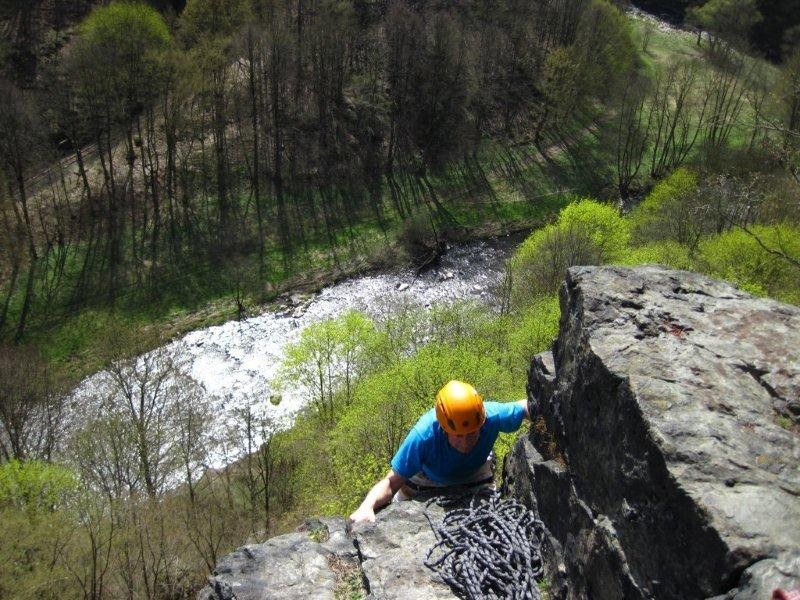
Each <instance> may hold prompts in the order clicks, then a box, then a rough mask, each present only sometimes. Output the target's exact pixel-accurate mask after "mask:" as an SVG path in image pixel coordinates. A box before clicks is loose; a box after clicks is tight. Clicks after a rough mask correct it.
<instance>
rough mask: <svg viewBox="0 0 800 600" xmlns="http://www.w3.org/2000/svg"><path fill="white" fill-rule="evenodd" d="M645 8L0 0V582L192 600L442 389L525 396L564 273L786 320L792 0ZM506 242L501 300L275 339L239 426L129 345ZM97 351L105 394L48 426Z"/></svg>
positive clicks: (793, 178)
mask: <svg viewBox="0 0 800 600" xmlns="http://www.w3.org/2000/svg"><path fill="white" fill-rule="evenodd" d="M637 4H639V5H641V6H643V7H644V8H647V9H652V10H654V11H656V12H657V11H658V10H660V9H661V8H662V7H661V5H663V4H664V3H658V2H641V3H637ZM670 4H673V5H678V4H680V5H681V6H680V10H679V11H678V12H677V13H676V14H674V15H670V17H671V19H673V21H671V23H672V24H670V23H666V22H663V21H659V20H657V19H655V18H654V17H652V16H650V15H648V14H647V13H642V12H639V11H636V10H633V9H632V8H631V7H630V6H628V5H627V3H622V2H612V1H610V0H536V1H521V0H497V1H495V2H487V1H484V0H468V1H462V2H451V1H448V0H436V1H434V0H408V1H403V0H352V1H347V0H227V1H226V0H188V1H186V2H185V3H184V2H153V3H143V2H129V1H112V2H102V3H92V2H88V1H83V2H71V3H68V2H63V1H60V0H47V1H44V0H42V1H40V2H22V1H13V2H9V3H5V4H4V6H3V7H2V8H0V34H2V37H1V38H0V514H2V516H3V519H4V521H5V522H6V524H7V529H8V530H9V531H14V532H15V534H14V535H11V536H3V539H2V541H0V597H8V598H56V597H58V598H73V597H74V598H92V599H99V598H121V597H126V598H149V599H167V598H188V597H194V596H195V595H196V592H197V590H198V589H199V587H200V586H202V585H203V583H204V581H205V579H204V578H205V576H206V575H207V574H208V573H209V572H210V571H211V569H213V567H214V565H215V563H216V561H217V560H218V559H219V558H220V557H221V556H222V555H224V554H225V553H227V552H229V551H231V550H232V549H234V548H235V547H238V546H240V545H242V544H243V543H245V542H246V541H248V540H251V541H252V540H263V539H265V538H266V537H268V536H269V535H272V534H275V533H277V532H282V531H286V530H289V529H291V528H293V527H295V526H296V525H297V524H298V523H299V522H300V521H302V519H303V518H304V517H307V516H311V515H319V514H347V513H348V512H349V511H350V510H352V509H353V508H354V507H355V506H356V505H357V503H358V500H359V499H360V497H362V496H363V494H364V492H365V490H366V489H368V487H369V485H370V484H371V482H373V481H374V480H375V479H376V478H377V477H378V476H380V475H382V474H383V472H385V469H386V468H387V464H388V461H389V459H390V458H391V456H392V454H393V452H394V450H395V448H396V447H397V444H399V442H400V441H401V439H402V436H403V435H404V433H405V431H406V430H407V428H408V427H409V425H410V424H412V423H413V422H414V420H415V419H416V418H417V417H418V416H419V414H420V413H421V412H422V411H424V410H425V409H426V408H428V407H429V405H430V401H431V398H432V397H433V394H434V393H435V391H436V389H438V386H439V385H440V384H441V382H442V381H446V380H449V379H451V378H458V377H462V378H464V379H467V380H469V381H472V382H473V383H474V384H475V385H476V386H477V387H479V389H481V390H486V393H487V394H489V395H491V396H492V397H498V398H513V397H520V396H521V395H522V394H523V393H524V386H525V379H526V376H525V373H526V369H527V367H528V364H529V362H530V358H531V357H532V356H533V355H534V354H535V353H537V352H540V351H542V350H544V349H547V348H548V347H549V346H550V344H551V342H552V340H553V338H554V337H555V335H556V334H557V328H558V320H559V307H558V300H557V289H558V286H559V284H560V282H561V281H562V279H563V273H564V270H565V268H567V267H568V266H571V265H578V264H627V265H633V264H640V263H646V262H658V263H662V264H666V265H669V266H673V267H675V268H682V269H689V270H695V271H699V272H703V273H707V274H710V275H712V276H715V277H719V278H722V279H726V280H728V281H731V282H733V283H735V284H737V285H738V286H740V287H741V288H743V289H745V290H747V291H748V292H750V293H753V294H755V295H758V296H769V297H772V298H776V299H778V300H781V301H784V302H789V303H792V304H800V154H798V149H800V6H798V5H797V3H796V2H773V1H770V0H759V1H756V0H708V1H707V2H687V3H670ZM673 8H675V7H674V6H673ZM514 231H522V232H529V233H530V235H529V236H528V238H527V239H526V240H525V242H524V243H523V244H522V245H521V246H520V247H519V248H518V249H517V250H516V252H515V254H514V256H513V258H512V259H511V260H510V262H509V265H508V274H507V278H506V284H505V285H504V286H503V289H502V290H501V291H500V298H501V304H502V306H501V307H500V308H499V310H497V311H495V310H490V309H488V308H486V307H483V306H478V305H473V304H458V305H455V306H452V307H435V308H433V309H431V310H423V309H420V308H417V307H399V308H397V309H396V310H394V311H391V312H387V313H386V314H384V315H382V316H381V317H380V318H373V317H370V316H368V315H366V314H362V313H358V312H352V313H349V314H348V315H346V316H345V317H342V318H340V319H336V320H332V321H328V322H324V323H321V324H319V325H318V326H315V327H311V328H309V329H308V330H306V331H304V332H303V335H302V338H301V340H300V341H299V342H298V343H297V344H296V345H294V346H293V347H292V348H291V349H290V351H289V353H288V355H287V359H286V361H285V364H284V365H283V369H282V378H283V382H284V385H300V384H304V385H306V387H307V388H308V389H309V402H308V409H307V410H306V411H304V412H303V414H301V416H300V417H299V418H298V420H297V422H296V424H295V426H294V427H293V428H292V429H290V430H287V431H282V432H279V433H272V432H270V431H269V423H266V422H264V420H263V419H261V418H260V417H259V415H258V414H257V413H256V412H249V411H244V412H242V414H240V415H239V421H238V424H237V426H236V427H235V428H234V429H233V430H232V431H231V433H230V435H229V437H227V438H226V439H212V437H213V436H212V435H211V433H210V431H209V429H208V426H207V424H208V420H209V415H208V410H209V408H208V406H205V405H203V403H202V402H200V401H199V400H198V398H199V394H198V393H197V390H196V389H195V387H194V386H196V383H194V382H193V381H191V379H190V378H189V377H188V376H187V375H186V373H185V372H184V371H183V369H182V366H181V365H180V364H179V363H177V362H174V361H170V360H168V359H166V358H165V357H164V356H163V355H160V354H159V352H158V350H156V352H155V353H154V354H149V355H146V356H148V357H149V358H146V359H137V356H141V355H142V352H143V351H145V350H150V349H153V348H159V347H160V346H161V345H162V344H163V343H164V342H165V341H166V340H168V339H172V338H174V337H175V336H177V335H178V334H180V333H182V332H185V331H189V330H191V329H195V328H199V327H203V326H206V325H209V324H213V323H219V322H223V321H226V320H229V319H236V318H239V319H241V318H243V317H245V316H248V315H250V314H254V313H256V312H259V311H261V310H264V307H266V306H268V305H269V303H270V302H272V301H274V300H275V298H276V296H278V295H279V294H280V293H282V292H285V291H289V290H293V289H296V288H301V287H303V286H314V285H317V286H318V285H320V284H321V283H323V282H326V281H333V280H334V279H336V278H340V277H343V276H347V275H351V274H355V273H359V272H364V271H367V270H374V269H382V268H389V267H392V266H397V265H405V266H412V267H422V266H424V264H425V262H426V261H427V260H428V259H429V254H430V252H432V251H435V249H436V248H437V247H439V246H440V245H441V244H442V243H444V242H446V241H461V240H468V239H476V238H479V237H481V236H487V235H492V234H504V233H508V232H514ZM432 249H433V250H432ZM333 366H335V367H336V368H333ZM101 369H104V370H105V371H106V373H107V379H108V381H109V385H110V388H109V389H112V390H113V393H112V394H109V395H108V396H103V397H98V398H97V406H98V407H102V410H97V411H94V410H89V408H87V409H86V411H85V412H86V414H85V419H84V422H80V423H76V422H72V421H69V422H68V421H67V420H66V415H67V414H68V408H69V403H70V395H69V392H70V391H71V390H72V389H73V388H74V387H75V386H76V385H77V384H78V383H79V382H80V381H81V379H82V378H84V377H85V376H87V375H89V374H91V373H94V372H96V371H98V370H101ZM309 382H311V383H310V384H309ZM781 424H782V425H783V426H785V427H786V428H789V429H792V428H794V429H796V428H797V425H796V424H793V423H792V422H790V421H787V422H782V423H781ZM532 426H533V427H540V428H541V427H542V423H538V422H534V423H533V424H532ZM540 434H541V435H544V436H546V435H547V432H546V431H542V432H540ZM510 443H511V438H506V439H504V440H503V442H502V445H503V447H504V448H507V446H508V444H510ZM220 448H224V449H225V452H226V456H229V457H230V460H229V466H228V467H226V468H220V469H210V468H205V465H207V464H208V461H209V456H210V455H211V453H212V452H217V453H218V452H220V451H221V450H220ZM502 454H503V450H501V451H500V455H501V457H502ZM550 458H555V459H558V455H557V450H556V449H555V448H554V450H553V456H552V457H550ZM319 490H325V492H324V493H320V492H319ZM342 597H351V596H345V595H343V596H342Z"/></svg>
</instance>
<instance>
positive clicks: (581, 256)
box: [511, 199, 630, 307]
mask: <svg viewBox="0 0 800 600" xmlns="http://www.w3.org/2000/svg"><path fill="white" fill-rule="evenodd" d="M629 238H630V232H629V225H628V222H627V221H626V220H625V219H623V218H622V217H621V216H620V215H619V212H618V211H617V209H616V208H614V207H613V206H610V205H607V204H602V203H600V202H597V201H595V200H589V199H586V200H580V201H577V202H573V203H572V204H570V205H569V206H567V207H566V208H565V209H563V210H562V211H561V213H560V214H559V216H558V220H557V222H556V223H554V224H552V225H548V226H546V227H544V228H542V229H539V230H537V231H535V232H534V233H533V234H531V235H530V237H528V239H526V240H525V241H524V242H523V243H522V244H521V245H520V247H519V248H518V249H517V251H516V253H515V254H514V257H513V259H512V260H511V273H512V295H511V301H512V305H513V306H518V307H524V306H526V305H528V304H529V303H530V302H531V301H532V299H533V298H536V297H538V296H540V295H543V294H545V295H546V294H552V293H553V292H554V291H555V290H556V289H557V288H558V286H559V285H560V283H561V281H562V280H563V278H564V272H565V271H566V269H567V268H568V267H571V266H575V265H599V264H604V263H607V262H611V261H615V260H618V259H620V258H622V257H623V255H624V253H625V251H626V249H627V245H628V241H629Z"/></svg>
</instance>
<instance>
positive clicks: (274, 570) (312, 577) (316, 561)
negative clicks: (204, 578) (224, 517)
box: [199, 533, 335, 600]
mask: <svg viewBox="0 0 800 600" xmlns="http://www.w3.org/2000/svg"><path fill="white" fill-rule="evenodd" d="M330 554H331V553H330V552H329V551H328V550H326V549H324V548H323V547H322V546H321V545H320V544H318V543H316V542H314V541H312V540H310V539H309V537H308V535H306V534H304V533H290V534H286V535H282V536H278V537H275V538H272V539H270V540H268V541H267V542H265V543H263V544H253V545H248V546H244V547H242V548H239V549H238V550H236V551H235V552H232V553H231V554H228V555H227V556H225V557H223V558H222V560H220V561H219V563H218V564H217V567H216V569H214V573H213V576H212V577H211V581H210V588H212V589H218V588H220V587H223V588H224V589H229V590H230V591H232V593H233V594H234V597H235V598H236V600H273V599H274V600H279V599H286V598H297V599H300V598H313V599H318V600H332V599H333V597H334V595H333V592H334V588H335V578H334V575H333V572H332V571H331V569H330V567H329V565H328V556H330ZM203 593H206V594H207V595H206V596H203V595H202V594H203ZM203 593H201V595H200V597H199V598H200V600H217V598H219V592H217V596H215V595H213V594H210V592H209V591H208V589H207V590H204V592H203ZM219 600H228V599H227V598H225V597H224V596H223V597H221V598H219Z"/></svg>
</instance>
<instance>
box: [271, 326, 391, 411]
mask: <svg viewBox="0 0 800 600" xmlns="http://www.w3.org/2000/svg"><path fill="white" fill-rule="evenodd" d="M377 343H378V338H377V335H376V334H375V328H374V325H373V324H372V322H371V321H370V320H369V319H368V318H367V317H366V316H364V315H363V314H361V313H358V312H356V311H350V312H348V313H347V314H345V315H344V316H342V317H340V318H338V319H335V320H327V321H322V322H321V323H316V324H314V325H311V326H309V327H307V328H306V329H304V330H303V333H302V334H300V340H299V341H298V342H297V343H295V344H292V345H290V346H289V347H288V348H286V359H285V360H284V363H283V366H282V372H281V375H280V376H279V378H280V379H282V380H283V381H284V383H283V384H282V385H283V386H286V385H297V384H300V385H302V386H304V387H305V389H306V390H308V391H309V392H310V394H311V400H312V402H313V403H314V405H315V406H316V409H317V411H318V412H319V413H320V414H326V415H327V416H328V417H330V418H332V417H333V411H334V406H333V403H334V396H335V394H336V393H337V392H339V391H341V392H342V393H343V394H344V400H345V402H348V403H349V402H350V400H351V397H352V385H353V379H354V378H355V377H356V376H357V374H358V372H359V371H360V370H361V369H363V368H364V367H365V365H366V363H367V361H368V360H369V357H370V355H371V354H372V352H371V351H372V350H373V349H374V347H375V345H376V344H377Z"/></svg>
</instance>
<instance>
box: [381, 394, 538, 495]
mask: <svg viewBox="0 0 800 600" xmlns="http://www.w3.org/2000/svg"><path fill="white" fill-rule="evenodd" d="M483 406H484V408H485V409H486V421H484V423H483V427H481V435H480V437H479V438H478V443H477V444H475V447H474V448H473V449H472V450H470V451H469V452H468V453H467V454H462V453H461V452H459V451H458V450H456V449H455V448H453V447H452V446H451V445H450V444H449V443H448V441H447V433H446V432H445V431H444V429H442V428H441V426H440V425H439V421H437V420H436V410H435V409H431V410H429V411H428V412H426V413H425V414H424V415H422V416H421V417H420V418H419V421H417V424H416V425H414V427H412V428H411V431H409V432H408V435H407V436H406V439H405V440H404V441H403V443H402V444H400V448H399V449H398V450H397V454H395V455H394V458H393V459H392V469H393V470H394V472H395V473H398V474H400V475H402V476H403V477H405V478H406V479H408V478H410V477H412V476H413V475H416V474H417V473H419V472H420V471H422V472H423V473H424V474H425V476H426V477H427V478H428V479H432V480H433V481H436V482H437V483H444V484H453V483H460V482H463V481H466V480H467V479H469V478H470V476H471V475H473V474H474V473H475V472H476V471H477V470H478V469H480V468H481V467H482V466H483V464H484V463H485V462H486V459H487V458H488V456H489V453H490V452H491V451H492V448H493V447H494V443H495V441H496V440H497V436H498V434H499V433H500V432H501V431H502V432H505V433H510V432H512V431H516V430H517V429H519V426H520V425H521V424H522V419H523V418H524V417H525V409H524V408H522V406H520V404H519V403H517V402H508V403H505V402H484V403H483Z"/></svg>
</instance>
